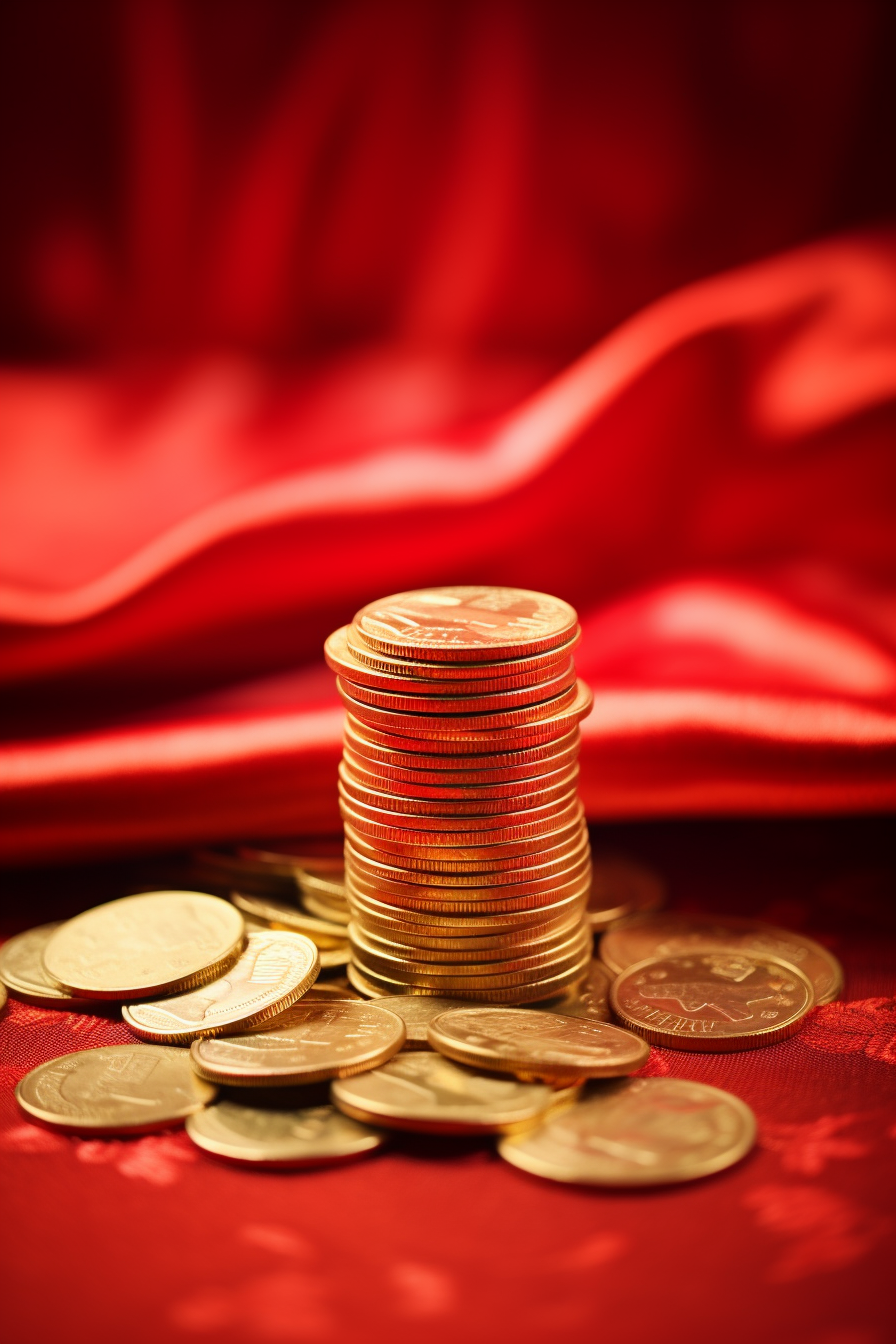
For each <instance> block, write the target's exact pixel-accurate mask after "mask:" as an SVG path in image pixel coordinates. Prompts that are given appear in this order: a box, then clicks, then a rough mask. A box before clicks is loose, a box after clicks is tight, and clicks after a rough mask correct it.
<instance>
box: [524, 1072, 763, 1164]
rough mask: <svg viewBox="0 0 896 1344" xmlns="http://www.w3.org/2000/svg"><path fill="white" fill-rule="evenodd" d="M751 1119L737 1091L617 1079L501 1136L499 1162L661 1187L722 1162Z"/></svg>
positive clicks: (741, 1145)
mask: <svg viewBox="0 0 896 1344" xmlns="http://www.w3.org/2000/svg"><path fill="white" fill-rule="evenodd" d="M755 1139H756V1119H755V1117H754V1115H753V1112H752V1111H751V1110H750V1108H749V1106H747V1105H746V1104H745V1103H744V1102H743V1101H741V1100H740V1098H739V1097H735V1096H732V1095H731V1093H730V1092H723V1091H721V1089H720V1088H717V1087H707V1086H706V1084H705V1083H692V1082H686V1081H685V1080H684V1079H682V1078H625V1079H619V1080H618V1081H614V1082H608V1083H600V1084H597V1085H593V1086H592V1087H591V1088H589V1090H588V1093H587V1094H586V1095H585V1096H584V1097H583V1099H582V1100H581V1101H579V1102H577V1103H576V1105H575V1106H570V1107H568V1108H567V1109H566V1110H564V1111H561V1112H560V1113H558V1114H557V1115H553V1116H550V1117H549V1118H548V1119H547V1120H546V1121H545V1123H544V1124H542V1125H540V1126H539V1127H538V1128H537V1129H533V1130H531V1131H530V1132H528V1133H526V1134H523V1135H520V1136H518V1137H513V1138H508V1139H503V1140H502V1141H501V1142H500V1143H499V1145H498V1152H499V1153H500V1154H501V1156H502V1157H503V1158H504V1160H505V1161H506V1162H510V1163H511V1164H512V1165H513V1166H515V1167H520V1168H521V1169H522V1170H523V1171H528V1172H531V1173H532V1174H533V1175H535V1176H544V1177H546V1178H547V1179H548V1180H552V1181H573V1182H580V1183H582V1184H588V1185H617V1186H625V1185H665V1184H670V1183H673V1182H678V1181H692V1180H695V1179H696V1178H697V1177H699V1176H709V1175H711V1174H712V1173H713V1172H716V1171H721V1170H722V1169H723V1168H724V1167H730V1166H731V1165H732V1163H734V1162H739V1161H740V1159H741V1158H742V1157H744V1155H745V1154H746V1153H748V1152H749V1151H750V1149H751V1148H752V1146H753V1144H754V1142H755Z"/></svg>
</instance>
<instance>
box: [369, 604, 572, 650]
mask: <svg viewBox="0 0 896 1344" xmlns="http://www.w3.org/2000/svg"><path fill="white" fill-rule="evenodd" d="M576 628H577V622H576V613H575V611H574V610H573V608H572V607H571V606H569V604H568V603H567V602H562V601H561V600H560V599H559V598H556V597H550V596H549V595H548V594H546V593H536V592H532V591H530V590H529V589H525V588H476V587H469V586H467V587H456V588H422V589H417V590H415V591H412V592H407V593H396V594H395V595H394V596H392V597H387V598H383V599H381V600H380V601H378V602H371V603H370V604H369V605H368V606H366V607H363V608H362V609H361V611H359V612H358V614H357V616H356V617H355V619H354V621H353V622H352V636H355V635H357V636H358V637H359V641H360V642H361V643H363V644H365V645H367V646H368V647H369V648H371V649H374V650H376V651H377V652H379V653H385V654H388V655H389V656H390V657H399V658H401V657H408V656H411V657H415V658H418V659H422V660H426V661H431V662H457V661H462V662H471V663H478V662H496V661H498V660H499V659H503V658H522V657H526V656H530V655H532V654H536V653H541V652H542V651H544V650H546V649H552V648H556V646H557V645H559V644H564V643H566V642H567V641H569V640H570V639H571V638H572V637H573V635H574V633H575V631H576Z"/></svg>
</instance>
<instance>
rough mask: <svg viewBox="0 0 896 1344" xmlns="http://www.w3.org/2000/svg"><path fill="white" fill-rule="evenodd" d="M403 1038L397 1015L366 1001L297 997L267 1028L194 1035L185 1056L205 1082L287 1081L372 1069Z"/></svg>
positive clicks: (251, 1084)
mask: <svg viewBox="0 0 896 1344" xmlns="http://www.w3.org/2000/svg"><path fill="white" fill-rule="evenodd" d="M404 1038H405V1029H404V1023H403V1022H402V1020H401V1018H400V1017H396V1016H395V1014H394V1013H386V1012H383V1011H382V1009H380V1008H374V1007H373V1006H372V1005H371V1004H367V1003H358V1002H342V1003H308V1004H304V1003H297V1004H295V1005H294V1006H293V1007H292V1008H291V1009H290V1010H289V1012H288V1013H285V1014H283V1015H282V1016H281V1018H280V1019H279V1020H278V1022H277V1024H276V1027H275V1028H273V1029H272V1030H270V1031H258V1032H251V1033H249V1032H247V1033H245V1034H240V1035H237V1036H222V1037H218V1038H215V1037H211V1038H206V1039H204V1040H198V1041H194V1042H193V1045H192V1047H191V1049H190V1057H191V1059H192V1062H193V1067H194V1069H195V1070H196V1072H197V1073H198V1074H199V1076H200V1077H201V1078H205V1079H207V1080H208V1081H209V1082H214V1083H228V1084H231V1085H233V1086H239V1087H267V1086H271V1085H274V1084H276V1085H277V1086H286V1085H288V1084H291V1083H315V1082H320V1081H321V1080H323V1079H324V1078H347V1077H349V1075H350V1074H353V1073H360V1072H361V1071H362V1070H364V1069H374V1068H376V1067H377V1065H379V1064H384V1063H385V1062H386V1060H387V1059H390V1058H391V1056H392V1055H394V1054H395V1053H396V1051H398V1050H400V1049H401V1047H402V1045H403V1044H404Z"/></svg>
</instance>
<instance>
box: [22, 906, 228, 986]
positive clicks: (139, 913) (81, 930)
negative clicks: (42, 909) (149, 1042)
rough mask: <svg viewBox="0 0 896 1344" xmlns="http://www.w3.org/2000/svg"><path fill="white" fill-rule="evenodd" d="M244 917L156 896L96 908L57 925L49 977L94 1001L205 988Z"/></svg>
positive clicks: (47, 959) (48, 957)
mask: <svg viewBox="0 0 896 1344" xmlns="http://www.w3.org/2000/svg"><path fill="white" fill-rule="evenodd" d="M243 937H244V925H243V919H242V916H241V915H240V913H239V911H237V910H235V909H234V907H233V906H232V905H230V903H229V902H228V901H223V900H221V899H219V898H218V897H217V896H206V895H204V894H203V893H200V892H195V891H157V892H150V893H147V894H144V895H140V896H125V897H124V898H123V899H122V900H119V901H110V902H109V903H108V904H106V905H98V906H95V907H94V909H92V910H86V911H85V912H84V914H81V915H76V916H75V918H74V919H70V920H68V921H67V922H66V923H64V924H62V925H61V926H60V927H59V928H58V929H57V930H56V932H55V933H54V934H53V935H52V936H51V938H50V939H49V941H48V943H47V945H46V947H45V949H44V954H43V959H44V966H45V968H46V970H47V973H48V974H49V975H50V976H51V977H52V979H54V980H56V981H58V983H59V984H60V985H62V987H63V988H64V989H67V990H68V991H69V992H70V993H72V994H76V995H81V996H83V997H86V998H97V999H119V1000H121V999H143V998H147V997H148V996H150V995H153V994H174V993H176V992H177V991H178V990H181V989H191V988H193V987H194V986H196V985H202V984H207V983H208V982H209V981H210V980H214V979H215V978H216V977H217V976H218V975H220V974H221V973H222V971H224V970H226V969H227V967H228V966H230V965H231V964H232V963H233V962H234V961H235V960H236V958H237V956H238V955H239V952H240V951H241V949H242V945H243Z"/></svg>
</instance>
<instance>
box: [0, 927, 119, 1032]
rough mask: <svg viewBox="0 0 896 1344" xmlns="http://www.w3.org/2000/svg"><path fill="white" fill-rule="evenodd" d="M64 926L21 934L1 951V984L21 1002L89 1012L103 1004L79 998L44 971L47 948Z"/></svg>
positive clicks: (43, 928)
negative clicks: (44, 954) (44, 957)
mask: <svg viewBox="0 0 896 1344" xmlns="http://www.w3.org/2000/svg"><path fill="white" fill-rule="evenodd" d="M61 927H62V924H61V922H57V923H55V924H41V925H40V926H39V927H38V928H36V929H28V930H26V932H25V933H17V934H15V935H14V936H13V937H12V938H9V939H7V941H6V942H5V943H4V944H3V946H2V947H0V982H2V984H3V985H5V986H6V988H8V989H10V990H12V992H13V994H14V995H15V997H16V998H17V999H22V1000H23V1001H24V1002H25V1003H33V1004H37V1006H38V1007H40V1008H53V1009H55V1010H56V1011H57V1012H58V1011H60V1010H62V1011H70V1012H76V1013H84V1012H88V1011H89V1010H90V1009H91V1008H94V1007H96V1006H97V1005H98V1003H99V1001H98V1000H97V1001H92V1000H90V999H84V998H77V997H76V996H75V995H74V994H69V992H68V991H67V990H65V989H62V988H61V986H59V985H57V984H56V982H55V981H54V980H51V979H50V977H49V976H48V975H47V972H46V970H45V969H44V960H43V953H44V948H45V947H46V945H47V943H48V942H49V941H50V938H51V937H52V935H53V934H54V933H55V932H56V930H57V929H58V928H61Z"/></svg>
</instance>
